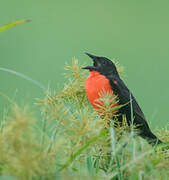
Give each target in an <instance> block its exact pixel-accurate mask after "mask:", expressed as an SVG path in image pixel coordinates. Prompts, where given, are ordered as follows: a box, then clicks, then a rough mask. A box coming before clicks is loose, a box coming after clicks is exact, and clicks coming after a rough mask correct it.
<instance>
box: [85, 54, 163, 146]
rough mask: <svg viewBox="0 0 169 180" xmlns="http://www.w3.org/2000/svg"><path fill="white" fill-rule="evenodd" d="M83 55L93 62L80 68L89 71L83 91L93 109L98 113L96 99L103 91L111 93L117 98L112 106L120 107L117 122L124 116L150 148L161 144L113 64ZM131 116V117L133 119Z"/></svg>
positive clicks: (102, 59)
mask: <svg viewBox="0 0 169 180" xmlns="http://www.w3.org/2000/svg"><path fill="white" fill-rule="evenodd" d="M85 54H86V55H88V56H89V57H90V58H91V59H92V61H93V65H90V66H85V67H82V69H85V70H89V73H90V75H89V76H88V77H87V79H86V80H85V91H86V94H87V97H88V100H89V102H90V104H91V105H92V106H93V108H94V109H97V111H98V109H99V106H98V99H99V98H100V94H101V93H102V91H103V90H104V91H105V92H107V93H110V92H112V94H114V96H117V97H118V101H117V104H115V105H114V106H119V107H120V108H119V109H118V110H116V111H115V112H114V114H116V115H118V116H117V117H118V121H119V122H122V116H123V115H125V117H126V121H127V124H128V125H131V121H133V125H134V127H135V128H136V129H137V134H138V135H139V136H141V137H142V138H143V139H146V140H147V142H148V143H149V144H151V145H152V146H155V145H158V144H161V143H162V141H161V140H160V139H159V138H158V137H157V136H156V135H154V134H153V132H152V131H151V129H150V127H149V125H148V123H147V120H146V118H145V115H144V113H143V111H142V110H141V108H140V106H139V104H138V103H137V101H136V99H135V97H134V96H133V94H132V93H131V91H130V90H129V89H128V87H127V86H126V85H125V83H124V82H123V80H122V79H121V78H120V75H119V73H118V71H117V68H116V65H115V63H114V62H113V61H111V60H110V59H108V58H106V57H101V56H95V55H92V54H89V53H85ZM131 103H132V106H131ZM131 109H132V111H131ZM131 115H133V119H132V118H131ZM112 119H113V117H112ZM131 119H132V120H131Z"/></svg>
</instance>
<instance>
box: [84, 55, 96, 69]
mask: <svg viewBox="0 0 169 180" xmlns="http://www.w3.org/2000/svg"><path fill="white" fill-rule="evenodd" d="M85 54H86V55H88V56H89V57H90V58H91V59H92V60H93V64H97V63H96V62H97V56H95V55H92V54H89V53H85ZM82 69H89V70H97V67H96V66H94V65H93V66H86V67H83V68H82Z"/></svg>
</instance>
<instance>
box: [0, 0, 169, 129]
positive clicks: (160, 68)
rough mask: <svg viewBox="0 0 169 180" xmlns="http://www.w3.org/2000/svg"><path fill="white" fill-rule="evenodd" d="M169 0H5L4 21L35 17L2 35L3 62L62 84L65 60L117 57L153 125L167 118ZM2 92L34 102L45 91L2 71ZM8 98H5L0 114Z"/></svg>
mask: <svg viewBox="0 0 169 180" xmlns="http://www.w3.org/2000/svg"><path fill="white" fill-rule="evenodd" d="M168 9H169V1H167V0H162V1H159V0H142V1H136V0H127V1H124V0H92V1H91V0H85V1H84V0H71V1H68V0H50V1H42V0H36V1H35V0H29V1H26V0H14V1H13V0H1V3H0V26H2V25H4V24H6V23H9V22H12V21H16V20H21V19H31V20H32V22H31V23H27V24H23V25H20V26H18V27H14V28H12V29H9V30H7V31H5V32H3V33H1V34H0V67H5V68H9V69H13V70H15V71H18V72H21V73H24V74H25V75H28V76H30V77H31V78H32V79H35V80H37V81H39V82H41V83H42V84H44V85H45V86H50V87H51V88H52V89H55V88H57V87H58V86H62V85H63V83H64V81H65V79H64V76H63V74H64V65H65V63H66V62H68V63H71V61H72V58H74V57H76V58H77V59H78V60H79V61H80V62H82V63H83V62H85V63H91V60H90V59H89V58H88V57H87V56H86V55H84V52H89V53H93V54H95V55H101V56H106V57H108V58H112V59H113V58H115V59H116V60H117V61H118V62H119V63H120V64H121V65H123V66H124V68H125V74H126V76H125V78H124V80H125V82H126V83H127V85H128V87H129V88H130V89H131V91H132V92H133V94H134V95H135V96H136V98H137V100H138V101H139V104H140V105H141V107H142V109H143V111H144V113H145V115H146V117H147V119H148V121H149V123H150V124H151V127H153V128H162V127H166V125H167V124H168V122H169V110H168V108H169V70H168V69H169V67H168V66H169V10H168ZM0 92H1V93H4V94H5V95H7V96H9V97H10V98H11V99H13V100H15V101H17V102H19V103H21V104H30V105H31V106H34V105H33V103H34V102H35V98H40V97H43V96H44V94H43V91H42V90H41V89H40V88H38V87H37V86H35V85H34V84H32V83H30V82H29V81H26V80H23V79H21V78H20V77H17V76H14V75H11V74H9V73H7V72H2V71H0ZM8 105H9V103H8V102H7V101H6V100H4V98H2V97H0V109H1V115H0V116H1V117H2V116H3V113H2V112H3V110H4V109H5V108H6V107H7V106H8Z"/></svg>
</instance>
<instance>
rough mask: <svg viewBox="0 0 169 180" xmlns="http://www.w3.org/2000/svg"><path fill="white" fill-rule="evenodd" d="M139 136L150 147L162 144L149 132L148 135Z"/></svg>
mask: <svg viewBox="0 0 169 180" xmlns="http://www.w3.org/2000/svg"><path fill="white" fill-rule="evenodd" d="M140 136H141V137H142V138H144V139H146V140H147V142H148V143H149V144H151V145H152V146H155V145H158V144H162V143H163V142H162V141H161V140H160V139H158V137H157V136H155V135H154V134H153V133H152V132H151V131H149V132H148V133H140Z"/></svg>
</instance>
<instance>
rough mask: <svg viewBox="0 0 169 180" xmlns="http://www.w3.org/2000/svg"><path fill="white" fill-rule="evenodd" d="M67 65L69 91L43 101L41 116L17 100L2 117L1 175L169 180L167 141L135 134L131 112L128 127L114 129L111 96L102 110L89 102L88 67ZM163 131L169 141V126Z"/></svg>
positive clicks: (66, 87) (28, 178)
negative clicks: (156, 142) (150, 142)
mask: <svg viewBox="0 0 169 180" xmlns="http://www.w3.org/2000/svg"><path fill="white" fill-rule="evenodd" d="M120 69H121V68H120ZM65 70H66V77H67V78H68V82H67V83H66V84H65V85H64V88H63V90H61V91H58V92H53V91H51V92H50V93H47V94H46V96H45V97H44V98H43V99H38V100H37V102H36V105H38V106H39V110H40V112H41V117H40V118H35V117H33V115H32V113H31V109H29V108H28V107H26V106H25V107H20V106H18V105H16V104H15V103H14V104H13V105H12V108H11V109H10V112H9V113H8V115H6V116H5V117H4V118H3V119H1V121H0V175H1V176H0V178H1V177H5V176H6V177H7V178H8V179H13V178H16V179H22V180H34V179H36V180H38V179H39V180H42V179H47V180H50V179H51V180H53V179H86V178H87V179H98V180H99V179H100V180H102V179H119V180H124V179H130V180H135V179H140V180H141V179H152V180H154V179H158V180H159V179H168V177H169V166H168V164H169V151H168V150H165V151H164V149H163V147H164V146H166V145H167V144H164V145H162V146H160V147H155V148H153V147H151V146H150V145H148V144H147V142H146V141H144V140H143V139H141V138H140V137H137V136H133V133H132V132H131V127H129V126H128V125H127V124H126V121H125V117H124V122H123V126H122V127H120V126H119V127H118V126H117V128H114V124H113V121H112V120H111V119H110V114H111V112H112V111H113V106H112V105H111V103H112V102H110V99H111V98H109V97H107V96H109V95H107V96H105V97H103V98H102V100H101V102H100V103H103V104H104V105H105V106H102V108H103V109H102V110H103V111H101V114H100V115H98V113H97V112H95V111H94V110H93V108H91V106H90V104H89V103H88V100H87V97H86V94H85V91H84V81H85V78H86V72H85V71H81V66H80V65H79V64H78V61H77V60H74V61H73V62H72V65H67V66H66V68H65ZM114 108H115V107H114ZM114 110H117V107H116V109H114ZM102 113H104V115H103V114H102ZM157 133H158V136H159V137H160V139H161V140H163V141H164V142H167V141H168V137H169V130H168V129H167V128H166V129H161V130H157Z"/></svg>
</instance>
